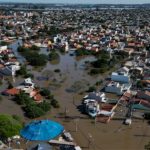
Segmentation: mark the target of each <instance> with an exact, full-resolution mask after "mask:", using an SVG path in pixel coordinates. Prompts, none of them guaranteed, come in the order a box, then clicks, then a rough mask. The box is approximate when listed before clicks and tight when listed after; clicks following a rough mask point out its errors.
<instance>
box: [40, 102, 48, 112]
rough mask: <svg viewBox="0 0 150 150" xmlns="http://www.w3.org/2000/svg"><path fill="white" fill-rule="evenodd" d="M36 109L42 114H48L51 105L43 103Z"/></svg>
mask: <svg viewBox="0 0 150 150" xmlns="http://www.w3.org/2000/svg"><path fill="white" fill-rule="evenodd" d="M38 107H39V108H41V109H42V110H43V111H44V112H48V111H49V110H50V108H51V104H50V103H48V102H46V101H44V102H42V103H39V104H38Z"/></svg>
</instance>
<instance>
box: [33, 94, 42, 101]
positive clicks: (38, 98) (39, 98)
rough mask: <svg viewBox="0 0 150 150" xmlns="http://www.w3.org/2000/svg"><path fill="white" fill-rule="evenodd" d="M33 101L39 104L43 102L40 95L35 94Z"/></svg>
mask: <svg viewBox="0 0 150 150" xmlns="http://www.w3.org/2000/svg"><path fill="white" fill-rule="evenodd" d="M34 100H35V101H36V102H41V101H42V100H43V97H42V96H41V95H40V94H36V95H35V96H34Z"/></svg>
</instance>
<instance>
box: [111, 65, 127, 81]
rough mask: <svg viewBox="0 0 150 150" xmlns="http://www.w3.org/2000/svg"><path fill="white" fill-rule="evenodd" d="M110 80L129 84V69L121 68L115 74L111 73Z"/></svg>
mask: <svg viewBox="0 0 150 150" xmlns="http://www.w3.org/2000/svg"><path fill="white" fill-rule="evenodd" d="M111 80H112V81H116V82H122V83H129V82H130V75H129V69H128V68H127V67H123V68H121V69H119V70H118V71H117V72H112V74H111Z"/></svg>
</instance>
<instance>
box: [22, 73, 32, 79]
mask: <svg viewBox="0 0 150 150" xmlns="http://www.w3.org/2000/svg"><path fill="white" fill-rule="evenodd" d="M24 78H32V79H33V78H34V75H33V74H32V73H27V74H25V75H24Z"/></svg>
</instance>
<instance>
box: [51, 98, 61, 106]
mask: <svg viewBox="0 0 150 150" xmlns="http://www.w3.org/2000/svg"><path fill="white" fill-rule="evenodd" d="M51 105H52V106H53V107H54V108H59V107H60V106H59V103H58V101H57V100H55V99H52V100H51Z"/></svg>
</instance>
